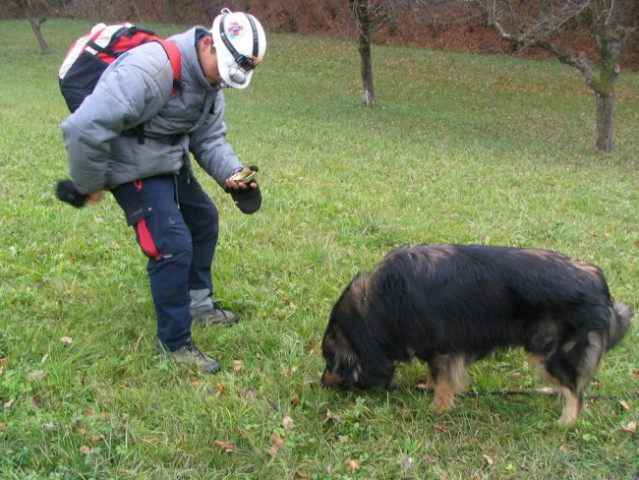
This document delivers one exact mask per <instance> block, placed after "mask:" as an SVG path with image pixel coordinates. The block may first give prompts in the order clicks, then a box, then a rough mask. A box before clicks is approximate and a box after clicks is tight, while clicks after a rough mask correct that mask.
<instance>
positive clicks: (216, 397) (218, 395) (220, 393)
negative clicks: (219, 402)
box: [213, 383, 224, 399]
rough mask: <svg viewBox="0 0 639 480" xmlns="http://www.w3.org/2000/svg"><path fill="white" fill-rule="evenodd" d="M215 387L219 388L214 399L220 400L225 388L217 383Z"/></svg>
mask: <svg viewBox="0 0 639 480" xmlns="http://www.w3.org/2000/svg"><path fill="white" fill-rule="evenodd" d="M215 386H216V387H217V392H215V394H214V395H213V397H215V399H218V398H220V397H221V396H222V394H223V393H224V386H223V385H222V384H221V383H216V384H215Z"/></svg>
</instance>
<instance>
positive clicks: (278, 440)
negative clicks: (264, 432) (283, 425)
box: [271, 434, 284, 448]
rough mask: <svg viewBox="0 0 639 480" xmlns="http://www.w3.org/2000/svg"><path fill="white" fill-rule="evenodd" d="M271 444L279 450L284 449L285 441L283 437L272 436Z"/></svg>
mask: <svg viewBox="0 0 639 480" xmlns="http://www.w3.org/2000/svg"><path fill="white" fill-rule="evenodd" d="M271 443H272V444H273V445H275V446H276V447H277V448H282V447H283V446H284V439H283V438H282V437H278V436H277V435H275V434H273V435H271Z"/></svg>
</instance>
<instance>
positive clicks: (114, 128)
mask: <svg viewBox="0 0 639 480" xmlns="http://www.w3.org/2000/svg"><path fill="white" fill-rule="evenodd" d="M196 30H197V28H192V29H191V30H188V31H187V32H184V33H182V34H179V35H175V36H173V37H171V40H173V41H175V42H176V43H177V45H178V47H179V49H180V53H181V62H182V71H181V76H180V86H179V88H178V89H177V91H176V92H175V93H174V94H173V95H170V92H171V89H172V86H173V74H172V70H171V64H170V62H169V59H168V56H167V54H166V52H165V51H164V49H163V48H162V46H161V45H160V44H159V43H157V42H150V43H148V44H145V45H141V46H139V47H137V48H134V49H132V50H129V51H128V52H126V53H125V54H123V55H122V56H121V57H120V58H118V60H116V61H115V62H113V64H111V66H109V68H108V69H107V70H106V71H105V72H104V74H103V75H102V77H101V78H100V81H99V82H98V84H97V86H96V88H95V90H94V91H93V93H92V94H91V95H89V96H88V97H87V98H86V99H85V100H84V102H83V103H82V105H81V106H80V108H78V109H77V110H76V111H75V113H73V114H72V115H70V116H69V117H67V119H66V120H64V121H63V122H62V133H63V135H64V143H65V146H66V149H67V159H68V162H69V172H70V174H71V176H72V178H73V181H74V183H75V186H76V188H77V189H78V191H79V192H80V193H83V194H90V193H94V192H98V191H100V190H103V189H105V188H114V187H117V186H118V185H121V184H123V183H127V182H132V181H135V180H140V179H143V178H147V177H151V176H155V175H162V174H173V173H177V171H178V170H179V169H180V168H181V167H182V166H184V165H187V166H188V167H189V168H190V155H189V152H190V153H192V154H193V156H194V158H195V159H196V161H197V162H198V163H199V164H200V165H201V166H202V168H203V169H204V170H206V172H208V173H209V175H211V176H212V177H213V178H214V179H215V180H216V181H217V182H218V183H219V184H220V185H221V186H223V184H224V180H225V179H226V178H228V177H229V176H231V175H232V174H233V172H235V171H237V170H238V169H240V168H241V167H242V165H241V163H240V160H239V159H238V158H237V156H236V154H235V152H234V151H233V148H232V147H231V145H229V143H228V142H227V141H226V138H225V135H226V124H225V123H224V110H225V105H224V96H223V95H222V91H221V90H220V88H219V87H218V86H216V85H211V84H210V83H209V82H208V81H207V80H206V78H205V77H204V73H203V72H202V68H201V67H200V63H199V61H198V56H197V50H196V44H195V42H196V40H195V39H196ZM140 124H141V125H142V126H143V131H144V140H143V142H141V139H140V138H139V137H138V136H136V135H132V134H131V133H130V129H131V128H132V127H135V126H138V125H140Z"/></svg>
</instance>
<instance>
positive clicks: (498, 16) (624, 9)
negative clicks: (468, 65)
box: [473, 0, 639, 151]
mask: <svg viewBox="0 0 639 480" xmlns="http://www.w3.org/2000/svg"><path fill="white" fill-rule="evenodd" d="M473 1H474V3H476V4H478V5H480V6H481V7H482V8H483V9H484V11H485V12H486V14H487V18H488V23H489V24H490V25H491V26H493V27H494V28H495V29H497V31H498V32H499V33H500V35H501V37H502V38H503V39H505V40H507V41H509V42H511V43H512V44H513V45H514V46H516V47H517V48H528V47H539V48H542V49H544V50H546V51H548V52H550V53H551V54H552V55H553V56H555V57H556V58H557V59H558V60H559V61H560V62H562V63H564V64H566V65H569V66H571V67H574V68H576V69H578V70H579V71H581V72H582V73H583V75H584V77H585V80H586V84H587V85H588V86H589V87H590V88H591V89H592V90H593V92H594V93H595V97H596V114H595V118H596V145H597V148H598V149H599V150H602V151H610V150H612V147H613V112H614V106H615V85H616V81H617V77H618V75H619V73H620V71H621V67H620V63H621V60H622V57H623V53H624V49H625V47H626V46H627V45H628V44H629V42H630V40H631V39H632V38H633V37H634V36H635V34H636V33H637V31H638V29H639V2H638V1H637V0H473ZM580 27H584V28H586V29H587V30H588V32H589V34H590V38H591V40H592V47H593V48H592V49H593V50H594V58H591V57H593V54H592V53H590V54H589V53H586V52H585V51H581V52H580V53H578V54H575V53H573V52H571V51H570V50H569V48H566V47H561V46H559V44H558V43H557V39H558V38H559V36H560V34H561V33H565V32H567V31H571V30H575V29H578V28H580Z"/></svg>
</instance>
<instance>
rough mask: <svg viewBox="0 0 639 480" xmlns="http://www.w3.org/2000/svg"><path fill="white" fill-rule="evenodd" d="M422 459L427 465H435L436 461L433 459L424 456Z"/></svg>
mask: <svg viewBox="0 0 639 480" xmlns="http://www.w3.org/2000/svg"><path fill="white" fill-rule="evenodd" d="M422 459H423V460H424V461H425V462H426V463H428V464H429V465H437V460H435V459H434V458H433V457H431V456H430V455H424V456H423V457H422Z"/></svg>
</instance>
